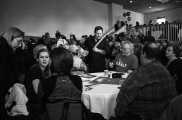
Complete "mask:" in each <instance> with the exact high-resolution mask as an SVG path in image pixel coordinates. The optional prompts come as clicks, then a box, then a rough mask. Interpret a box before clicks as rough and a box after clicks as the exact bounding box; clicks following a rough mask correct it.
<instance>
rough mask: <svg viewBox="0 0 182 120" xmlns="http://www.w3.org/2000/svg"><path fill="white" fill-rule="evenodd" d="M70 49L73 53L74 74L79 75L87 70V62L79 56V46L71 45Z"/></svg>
mask: <svg viewBox="0 0 182 120" xmlns="http://www.w3.org/2000/svg"><path fill="white" fill-rule="evenodd" d="M68 50H69V51H71V53H72V55H73V69H72V74H73V75H79V74H83V73H84V72H86V71H87V66H86V65H85V62H83V60H82V59H81V57H79V56H78V51H79V48H78V47H77V46H76V45H70V47H69V48H68Z"/></svg>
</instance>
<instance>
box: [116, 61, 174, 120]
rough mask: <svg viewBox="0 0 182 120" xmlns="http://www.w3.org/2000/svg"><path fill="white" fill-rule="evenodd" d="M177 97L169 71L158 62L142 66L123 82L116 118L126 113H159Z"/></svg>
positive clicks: (118, 97)
mask: <svg viewBox="0 0 182 120" xmlns="http://www.w3.org/2000/svg"><path fill="white" fill-rule="evenodd" d="M175 96H176V88H175V84H174V81H173V80H172V78H171V76H170V74H169V72H168V70H167V69H166V68H165V67H164V66H163V65H162V64H161V63H160V62H158V61H152V62H150V63H147V64H145V65H142V66H141V67H140V68H138V69H137V70H136V71H133V73H132V74H131V75H129V76H128V78H127V79H126V80H125V81H124V82H123V84H122V86H121V89H120V92H119V94H118V96H117V100H116V102H117V105H116V108H115V115H116V117H122V116H123V115H124V114H125V112H126V111H127V110H128V111H131V112H133V113H136V114H143V113H159V116H160V115H161V114H162V112H163V111H164V109H165V107H166V105H167V104H168V102H169V101H170V100H171V99H172V98H174V97H175Z"/></svg>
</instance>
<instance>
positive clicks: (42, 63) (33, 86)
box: [26, 49, 51, 120]
mask: <svg viewBox="0 0 182 120" xmlns="http://www.w3.org/2000/svg"><path fill="white" fill-rule="evenodd" d="M36 60H37V64H35V65H33V66H32V67H31V68H30V70H29V71H28V74H27V76H26V78H27V82H26V88H27V97H28V99H29V101H28V106H29V110H30V115H31V116H32V117H33V119H35V120H36V119H40V120H46V114H45V110H44V107H43V104H42V99H41V97H40V96H39V95H38V85H39V82H40V81H41V80H43V79H45V78H47V77H49V76H50V75H51V72H50V67H49V64H50V56H49V51H48V49H40V50H39V51H38V52H37V53H36Z"/></svg>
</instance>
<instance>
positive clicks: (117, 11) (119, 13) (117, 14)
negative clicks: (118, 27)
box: [112, 3, 144, 26]
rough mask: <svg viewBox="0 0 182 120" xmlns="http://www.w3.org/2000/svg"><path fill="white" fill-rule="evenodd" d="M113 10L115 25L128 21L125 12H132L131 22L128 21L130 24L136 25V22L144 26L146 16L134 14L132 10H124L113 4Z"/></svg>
mask: <svg viewBox="0 0 182 120" xmlns="http://www.w3.org/2000/svg"><path fill="white" fill-rule="evenodd" d="M112 8H113V24H115V23H116V21H117V20H121V21H127V17H124V16H123V13H124V12H130V13H131V14H130V17H131V21H128V24H132V25H133V26H135V25H136V21H138V22H139V23H140V24H144V15H143V14H141V13H137V12H133V11H130V10H126V9H123V6H120V5H117V4H114V3H112Z"/></svg>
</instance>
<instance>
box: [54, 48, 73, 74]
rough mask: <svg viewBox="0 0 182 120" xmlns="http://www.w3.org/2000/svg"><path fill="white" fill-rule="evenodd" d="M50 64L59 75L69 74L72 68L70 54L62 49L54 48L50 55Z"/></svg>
mask: <svg viewBox="0 0 182 120" xmlns="http://www.w3.org/2000/svg"><path fill="white" fill-rule="evenodd" d="M51 58H52V64H53V67H54V69H55V71H56V72H57V73H58V74H60V73H63V74H69V73H70V72H71V69H72V67H73V56H72V54H71V52H70V51H69V50H67V49H65V48H63V47H58V48H54V49H53V51H52V53H51Z"/></svg>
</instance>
